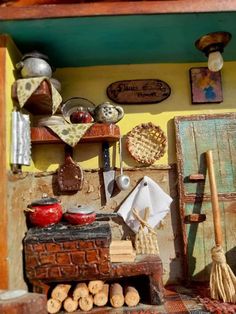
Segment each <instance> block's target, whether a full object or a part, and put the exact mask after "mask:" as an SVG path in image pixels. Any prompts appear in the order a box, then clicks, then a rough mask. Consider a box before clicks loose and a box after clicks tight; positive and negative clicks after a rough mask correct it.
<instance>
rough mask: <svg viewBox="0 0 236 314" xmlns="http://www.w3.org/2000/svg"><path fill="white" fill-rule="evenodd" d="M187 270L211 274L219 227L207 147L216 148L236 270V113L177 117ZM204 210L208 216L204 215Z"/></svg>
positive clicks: (227, 243)
mask: <svg viewBox="0 0 236 314" xmlns="http://www.w3.org/2000/svg"><path fill="white" fill-rule="evenodd" d="M175 128H176V143H177V144H176V145H177V166H178V179H179V180H178V183H179V197H180V213H181V219H182V227H183V238H184V252H185V257H186V259H185V260H186V266H187V267H186V271H187V275H188V277H189V278H191V279H194V280H208V279H209V270H210V268H211V254H210V250H211V248H212V247H213V246H214V229H213V218H212V209H211V202H210V189H209V182H208V174H207V169H206V161H205V152H206V151H207V150H209V149H211V150H212V151H213V158H214V168H215V175H216V180H217V189H218V198H219V203H220V209H221V221H222V224H221V225H222V231H223V235H224V249H225V252H226V257H227V261H228V263H229V264H230V266H231V268H232V269H233V271H234V272H235V271H236V248H235V245H236V113H229V114H215V115H192V116H185V117H176V118H175ZM204 215H205V216H204Z"/></svg>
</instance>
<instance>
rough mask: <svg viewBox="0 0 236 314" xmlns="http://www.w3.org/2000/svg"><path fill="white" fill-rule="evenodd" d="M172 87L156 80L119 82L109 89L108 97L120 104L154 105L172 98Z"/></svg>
mask: <svg viewBox="0 0 236 314" xmlns="http://www.w3.org/2000/svg"><path fill="white" fill-rule="evenodd" d="M170 93H171V89H170V86H169V85H168V84H167V83H165V82H163V81H161V80H155V79H146V80H125V81H117V82H114V83H112V84H110V85H109V86H108V87H107V96H108V97H109V98H110V99H111V100H112V101H114V102H116V103H118V104H127V105H128V104H153V103H158V102H161V101H163V100H164V99H166V98H168V97H169V96H170Z"/></svg>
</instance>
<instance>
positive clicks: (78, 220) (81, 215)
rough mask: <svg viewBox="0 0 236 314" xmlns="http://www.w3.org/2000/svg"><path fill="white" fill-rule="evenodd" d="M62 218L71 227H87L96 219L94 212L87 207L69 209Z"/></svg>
mask: <svg viewBox="0 0 236 314" xmlns="http://www.w3.org/2000/svg"><path fill="white" fill-rule="evenodd" d="M64 218H65V219H66V220H67V221H68V222H69V223H71V224H72V225H88V224H91V223H93V222H94V220H95V219H96V212H95V211H94V210H93V209H92V208H91V207H90V206H87V205H80V206H78V207H73V208H69V209H68V210H67V211H66V213H65V214H64Z"/></svg>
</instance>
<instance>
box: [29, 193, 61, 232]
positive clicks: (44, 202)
mask: <svg viewBox="0 0 236 314" xmlns="http://www.w3.org/2000/svg"><path fill="white" fill-rule="evenodd" d="M26 211H27V214H28V217H29V221H30V223H31V224H32V225H34V226H38V227H47V226H49V225H52V224H55V223H58V222H59V221H60V220H61V218H62V215H63V211H62V206H61V204H60V203H59V201H58V200H57V199H56V198H51V197H43V198H42V199H39V200H36V201H34V202H32V203H31V204H30V205H28V210H26Z"/></svg>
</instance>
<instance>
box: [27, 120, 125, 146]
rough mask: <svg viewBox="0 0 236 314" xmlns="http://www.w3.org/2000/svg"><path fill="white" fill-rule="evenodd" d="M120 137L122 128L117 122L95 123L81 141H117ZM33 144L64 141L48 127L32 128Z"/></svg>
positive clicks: (60, 142)
mask: <svg viewBox="0 0 236 314" xmlns="http://www.w3.org/2000/svg"><path fill="white" fill-rule="evenodd" d="M119 137H120V129H119V127H118V126H117V125H116V124H105V123H95V124H93V125H92V126H91V128H89V129H88V130H87V131H86V133H85V134H84V136H83V137H82V138H81V140H80V143H87V142H102V141H109V142H116V141H118V140H119ZM31 143H32V144H62V143H63V141H62V140H61V139H60V138H59V137H58V136H57V135H56V134H54V133H53V132H52V131H51V130H50V129H48V128H47V127H32V128H31Z"/></svg>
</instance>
